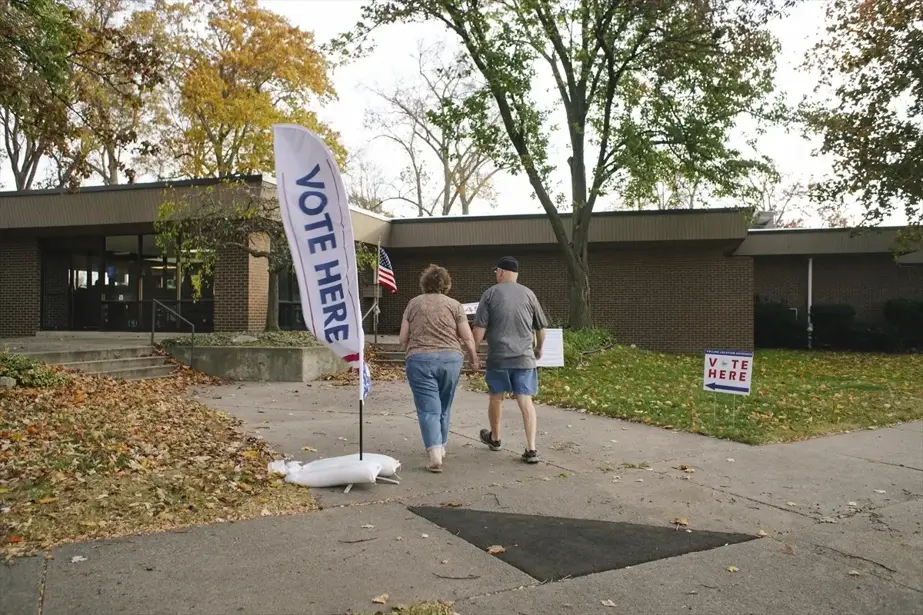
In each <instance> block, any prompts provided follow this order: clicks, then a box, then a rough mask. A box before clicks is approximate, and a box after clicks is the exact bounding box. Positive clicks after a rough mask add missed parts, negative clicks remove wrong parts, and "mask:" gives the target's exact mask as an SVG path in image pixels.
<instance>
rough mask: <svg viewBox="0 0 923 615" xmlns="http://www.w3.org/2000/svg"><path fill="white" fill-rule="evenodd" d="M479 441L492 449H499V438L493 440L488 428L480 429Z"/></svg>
mask: <svg viewBox="0 0 923 615" xmlns="http://www.w3.org/2000/svg"><path fill="white" fill-rule="evenodd" d="M481 442H483V443H484V444H486V445H487V446H488V448H490V450H492V451H499V450H500V440H494V435H493V434H492V433H491V432H490V430H489V429H482V430H481Z"/></svg>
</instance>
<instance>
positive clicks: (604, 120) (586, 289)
mask: <svg viewBox="0 0 923 615" xmlns="http://www.w3.org/2000/svg"><path fill="white" fill-rule="evenodd" d="M776 14H777V7H776V6H775V3H774V2H773V0H735V1H732V2H729V1H727V0H698V1H692V0H659V1H657V2H652V1H650V0H584V1H580V2H577V1H574V0H374V1H373V2H371V3H370V4H369V5H367V6H366V7H365V8H364V12H363V16H364V19H363V21H362V23H360V24H359V25H358V27H357V30H356V31H355V32H352V33H349V34H348V35H344V36H343V37H342V39H341V40H340V41H338V44H339V46H340V47H341V48H342V47H345V48H347V49H348V50H349V52H350V55H354V54H357V53H360V52H361V51H362V44H363V42H364V41H366V40H367V35H368V34H369V33H370V32H371V31H372V30H373V29H374V28H375V27H377V26H380V25H383V24H389V23H395V22H411V21H421V20H431V21H436V22H439V23H441V24H442V25H444V26H445V27H446V29H447V30H448V31H450V32H452V33H454V34H455V35H456V36H457V37H458V40H459V41H460V42H461V44H462V46H463V48H464V50H465V51H466V53H467V56H468V60H469V61H470V63H471V64H472V65H473V66H474V67H475V69H476V70H477V71H478V72H479V73H480V75H481V77H482V78H483V84H484V85H483V87H481V88H479V89H478V90H477V91H475V92H473V93H471V94H470V95H469V96H467V97H466V98H465V99H464V100H461V101H459V102H458V103H457V105H456V112H457V113H458V116H459V119H465V120H467V121H470V122H473V123H474V124H476V125H480V126H482V130H480V131H476V134H478V135H479V138H480V140H481V142H482V143H481V144H482V145H483V149H484V151H489V152H494V151H495V152H498V153H499V154H500V155H501V160H497V163H498V164H500V165H501V166H506V164H505V163H507V162H510V163H515V164H517V165H518V167H519V168H520V169H521V170H523V171H524V172H525V173H526V175H527V176H528V179H529V182H530V184H531V186H532V189H533V190H534V193H535V195H536V197H537V198H538V200H539V201H540V203H541V205H542V207H543V209H544V210H545V212H546V214H547V216H548V219H549V222H550V224H551V227H552V229H553V232H554V235H555V237H556V238H557V241H558V243H559V244H560V247H561V251H562V254H563V257H564V260H565V262H566V265H567V270H568V278H569V286H570V315H569V324H570V325H571V326H572V327H575V328H584V327H587V326H589V325H590V324H591V312H590V285H589V254H588V243H589V237H590V228H591V218H592V213H593V210H594V208H595V207H596V206H597V203H598V201H599V199H600V198H604V197H605V196H606V195H607V194H609V193H611V192H613V191H614V190H617V188H618V186H620V185H622V184H624V182H626V181H627V180H628V179H629V178H631V177H636V176H643V175H644V174H648V173H653V172H654V170H655V169H656V168H657V165H655V164H652V162H651V161H652V160H654V159H656V158H657V157H660V156H662V155H664V152H667V151H668V152H669V153H670V155H672V156H674V157H676V158H677V159H678V160H679V161H681V162H682V164H683V165H684V167H685V168H690V169H695V171H696V172H697V173H699V174H702V175H704V176H706V177H717V176H718V175H719V174H721V173H723V172H725V169H728V168H731V166H732V165H733V163H735V162H736V161H739V160H740V159H741V158H742V155H741V153H740V152H738V151H736V150H734V149H733V148H731V147H729V146H728V144H727V142H728V133H729V131H730V130H731V128H732V127H734V126H735V124H736V122H737V120H738V119H739V118H740V117H742V116H745V115H753V116H761V115H762V114H764V113H765V112H766V111H767V105H766V102H765V101H766V99H767V97H768V95H769V94H770V93H771V91H772V89H773V76H774V73H775V56H776V53H777V43H776V41H775V40H774V39H773V37H772V36H771V34H770V33H769V31H768V29H767V27H766V23H767V20H768V19H770V18H771V17H773V16H774V15H776ZM357 45H358V47H357ZM540 68H543V69H544V70H545V71H547V72H550V74H551V76H552V77H553V80H554V84H555V94H556V96H555V99H556V100H555V105H554V108H553V109H554V110H557V111H561V112H563V115H564V116H565V117H566V119H567V123H566V131H567V136H568V140H569V150H570V151H569V157H568V158H567V164H568V167H569V172H570V185H569V190H567V191H566V194H563V193H562V194H556V193H555V190H554V186H553V184H552V182H551V177H550V175H551V172H552V169H553V168H554V167H556V166H558V164H559V162H560V161H558V160H551V159H550V158H549V155H548V151H549V150H548V143H549V129H548V126H547V122H546V119H547V118H548V114H549V111H550V109H547V108H545V107H544V106H543V105H542V104H540V103H539V100H538V97H537V94H538V92H539V91H540V89H541V82H540V80H539V79H537V77H538V76H539V69H540ZM493 109H496V110H497V111H498V112H499V114H500V119H501V122H500V128H499V129H498V128H492V127H491V125H490V122H489V121H487V120H488V118H489V115H490V112H491V111H492V110H493ZM498 143H503V144H505V145H508V146H512V147H511V148H509V149H511V150H512V151H513V152H514V153H513V159H512V160H504V159H502V154H503V152H505V151H508V150H507V148H503V147H495V145H496V144H498ZM559 207H563V208H565V209H568V210H570V211H572V212H573V224H572V225H571V228H568V226H569V225H566V224H565V222H564V220H563V219H562V216H561V214H560V212H559Z"/></svg>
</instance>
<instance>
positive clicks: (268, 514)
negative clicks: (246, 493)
mask: <svg viewBox="0 0 923 615" xmlns="http://www.w3.org/2000/svg"><path fill="white" fill-rule="evenodd" d="M271 515H272V513H271V512H269V509H268V508H264V509H263V510H261V511H260V516H261V517H269V516H271Z"/></svg>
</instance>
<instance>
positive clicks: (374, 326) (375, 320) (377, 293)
mask: <svg viewBox="0 0 923 615" xmlns="http://www.w3.org/2000/svg"><path fill="white" fill-rule="evenodd" d="M375 256H376V257H377V258H378V260H377V262H378V264H379V266H380V265H381V236H379V237H378V250H377V251H376V252H375ZM380 298H381V285H380V284H379V283H378V267H375V302H374V303H373V304H372V333H373V335H374V339H375V344H376V345H377V344H378V302H379V299H380Z"/></svg>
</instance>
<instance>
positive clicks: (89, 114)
mask: <svg viewBox="0 0 923 615" xmlns="http://www.w3.org/2000/svg"><path fill="white" fill-rule="evenodd" d="M123 4H124V2H123V0H76V1H74V2H61V1H57V0H32V1H30V2H21V1H17V0H10V1H8V2H3V3H0V41H2V42H3V45H0V121H2V129H3V146H4V150H5V154H6V158H7V160H8V162H9V164H10V167H11V170H12V172H13V176H14V178H15V181H16V188H17V189H19V190H26V189H29V188H30V187H32V184H33V182H34V181H35V179H36V172H37V170H38V167H39V165H40V163H41V162H42V160H43V159H44V158H45V157H47V156H50V157H51V158H53V160H54V162H55V163H56V164H55V165H54V171H55V175H56V177H54V178H53V182H52V183H53V184H55V185H64V184H69V185H79V183H80V181H81V180H83V179H85V178H86V177H88V176H89V175H90V174H91V173H92V172H93V169H92V168H91V166H90V164H89V154H90V152H92V151H94V150H95V149H96V148H103V149H106V148H118V147H124V146H125V145H126V144H127V143H129V142H131V141H132V140H134V139H135V132H134V130H132V129H131V128H130V127H129V128H128V129H125V128H124V127H122V126H118V125H113V123H112V122H111V121H110V120H111V117H112V114H113V109H137V108H138V107H139V106H140V100H141V96H142V95H143V94H144V93H145V92H148V91H150V90H151V89H152V88H154V87H155V86H157V85H158V84H159V83H160V80H161V77H162V72H161V69H162V64H161V56H160V52H159V50H158V49H157V48H156V47H155V46H154V45H151V44H149V43H147V42H145V41H141V40H138V39H137V38H136V37H134V36H133V32H132V31H131V29H130V27H128V26H126V25H125V24H124V23H118V22H120V20H122V18H123V17H124V6H123ZM129 21H130V20H129ZM113 166H114V167H117V165H113ZM122 170H124V171H126V173H129V170H128V169H127V168H125V167H122ZM129 174H130V173H129Z"/></svg>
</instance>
